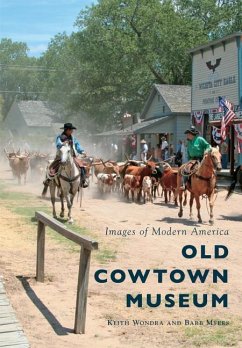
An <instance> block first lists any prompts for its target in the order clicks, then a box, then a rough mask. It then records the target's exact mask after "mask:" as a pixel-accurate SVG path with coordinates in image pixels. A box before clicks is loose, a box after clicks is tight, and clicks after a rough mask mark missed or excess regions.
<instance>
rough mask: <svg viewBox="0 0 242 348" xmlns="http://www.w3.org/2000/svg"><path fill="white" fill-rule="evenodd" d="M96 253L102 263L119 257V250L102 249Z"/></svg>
mask: <svg viewBox="0 0 242 348" xmlns="http://www.w3.org/2000/svg"><path fill="white" fill-rule="evenodd" d="M94 255H95V257H96V259H97V260H98V261H99V262H100V263H107V262H111V261H115V260H116V258H117V256H116V255H117V252H116V251H112V250H110V249H101V250H99V251H98V252H97V253H96V254H94Z"/></svg>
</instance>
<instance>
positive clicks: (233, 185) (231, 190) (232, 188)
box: [225, 166, 240, 200]
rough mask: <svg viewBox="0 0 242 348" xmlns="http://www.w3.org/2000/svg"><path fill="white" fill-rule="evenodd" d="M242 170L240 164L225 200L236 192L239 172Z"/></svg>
mask: <svg viewBox="0 0 242 348" xmlns="http://www.w3.org/2000/svg"><path fill="white" fill-rule="evenodd" d="M239 170H240V166H238V167H237V168H236V170H235V172H234V174H233V181H232V184H231V185H230V186H229V188H228V193H227V196H226V197H225V200H227V199H229V197H230V196H231V195H232V193H233V192H234V189H235V186H236V184H237V180H238V172H239Z"/></svg>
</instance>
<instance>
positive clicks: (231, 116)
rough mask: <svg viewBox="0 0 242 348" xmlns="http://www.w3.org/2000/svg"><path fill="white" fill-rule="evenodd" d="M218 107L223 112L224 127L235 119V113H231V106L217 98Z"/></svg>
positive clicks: (228, 102)
mask: <svg viewBox="0 0 242 348" xmlns="http://www.w3.org/2000/svg"><path fill="white" fill-rule="evenodd" d="M219 106H220V107H221V108H222V109H223V111H224V123H225V127H226V126H227V125H228V124H229V123H230V122H231V121H232V120H233V119H234V117H235V113H234V112H233V104H232V103H230V101H228V100H226V99H225V98H223V97H219Z"/></svg>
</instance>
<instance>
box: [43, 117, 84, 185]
mask: <svg viewBox="0 0 242 348" xmlns="http://www.w3.org/2000/svg"><path fill="white" fill-rule="evenodd" d="M61 129H63V130H64V131H63V132H62V133H61V134H60V135H58V136H57V138H56V142H55V144H56V148H57V150H59V149H60V148H61V147H62V146H63V145H64V144H65V143H69V145H70V146H71V148H72V150H73V154H74V157H75V158H77V156H78V154H82V155H84V150H83V148H82V147H81V145H80V143H79V141H78V140H77V139H76V138H75V137H74V136H73V135H72V134H73V130H75V129H76V127H74V126H73V125H72V123H65V124H64V127H62V128H61ZM78 165H79V169H80V176H81V182H80V185H81V186H82V187H84V188H86V187H88V182H87V180H86V170H85V168H84V166H82V165H81V164H80V163H79V162H78ZM59 166H60V160H59V158H58V155H56V158H55V159H54V161H53V162H52V164H51V166H50V170H51V171H54V172H55V173H57V172H58V169H59ZM49 182H50V179H46V180H45V181H44V182H43V184H44V185H45V186H48V185H49Z"/></svg>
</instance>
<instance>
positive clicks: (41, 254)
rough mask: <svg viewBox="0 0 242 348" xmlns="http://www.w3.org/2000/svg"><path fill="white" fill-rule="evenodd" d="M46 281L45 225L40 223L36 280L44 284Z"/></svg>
mask: <svg viewBox="0 0 242 348" xmlns="http://www.w3.org/2000/svg"><path fill="white" fill-rule="evenodd" d="M44 279H45V225H44V224H43V222H41V221H38V236H37V264H36V280H37V281H38V282H42V283H43V282H44Z"/></svg>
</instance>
